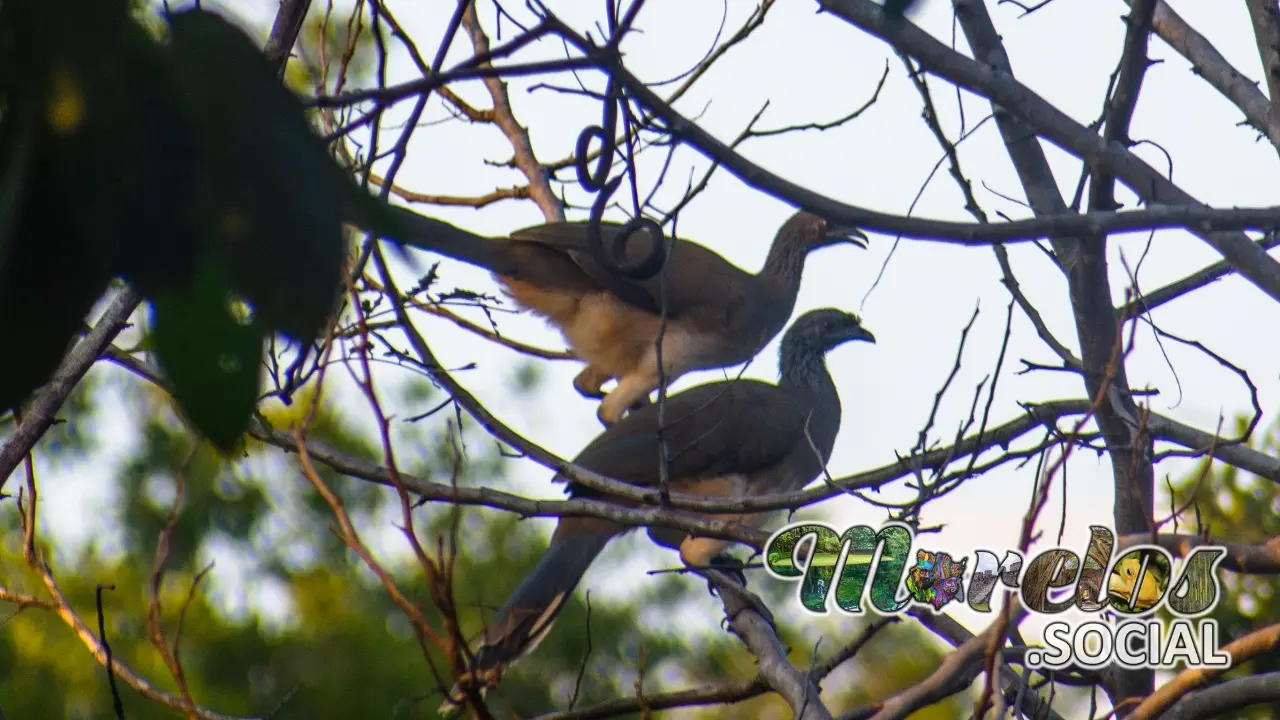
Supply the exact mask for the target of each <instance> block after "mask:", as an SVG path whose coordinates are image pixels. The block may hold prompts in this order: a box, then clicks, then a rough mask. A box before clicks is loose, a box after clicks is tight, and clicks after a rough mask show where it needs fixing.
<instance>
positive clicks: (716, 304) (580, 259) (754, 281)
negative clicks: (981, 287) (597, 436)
mask: <svg viewBox="0 0 1280 720" xmlns="http://www.w3.org/2000/svg"><path fill="white" fill-rule="evenodd" d="M404 215H405V217H404V218H403V223H404V225H405V227H406V228H407V230H406V232H408V233H410V234H413V235H416V236H418V237H417V238H416V239H417V240H418V241H419V242H415V243H414V244H415V245H417V246H420V247H428V246H430V247H434V248H438V251H439V252H441V253H443V254H446V255H450V256H452V257H454V258H457V259H459V260H463V261H464V262H469V263H472V264H476V265H480V266H482V267H485V268H487V269H489V270H492V271H493V273H494V276H495V278H496V279H497V280H498V282H500V283H501V284H502V285H503V288H504V289H505V291H506V293H507V294H508V295H509V296H510V297H511V298H512V299H514V300H515V301H516V302H517V303H519V304H520V305H521V306H523V307H525V308H527V309H529V310H531V311H532V312H533V313H534V314H536V315H538V316H540V317H542V318H544V319H545V320H547V321H548V323H549V324H551V325H553V326H555V327H556V328H557V329H559V330H560V332H561V334H562V335H563V336H564V338H565V340H566V341H567V342H568V344H569V346H570V347H571V348H572V349H573V352H574V354H576V355H577V356H578V358H579V359H581V360H583V361H585V362H586V363H587V366H586V367H585V368H583V370H582V372H580V373H579V374H578V376H577V377H576V378H574V381H573V386H574V388H575V389H577V391H578V392H579V393H580V394H582V395H583V396H584V397H589V398H603V401H602V402H601V403H600V407H599V409H598V410H597V413H596V414H597V416H598V417H599V418H600V421H601V422H602V423H604V424H605V425H606V426H607V425H611V424H613V423H615V422H617V421H618V420H619V419H620V418H621V417H622V416H623V414H624V413H625V412H627V410H628V409H630V408H635V407H639V406H642V405H644V404H645V403H646V402H647V400H648V397H649V393H651V392H653V391H654V390H657V389H658V385H659V376H660V373H659V372H658V354H657V350H656V347H655V346H656V344H657V339H658V334H659V328H660V327H661V312H662V300H663V296H664V290H663V287H662V283H663V282H664V280H663V279H661V278H660V277H659V276H658V275H657V274H656V273H655V274H654V275H653V276H651V277H648V278H647V279H643V280H637V279H634V278H631V277H628V276H626V275H623V274H621V273H618V272H613V271H611V270H609V269H606V268H605V266H604V265H602V264H601V263H600V262H598V261H597V259H596V256H595V255H593V253H592V251H591V244H590V240H589V224H588V223H586V222H564V223H550V224H546V225H537V226H534V227H530V228H525V229H523V230H518V231H516V232H514V233H512V234H511V236H510V240H506V239H498V238H483V237H480V236H477V235H472V234H471V233H468V232H466V231H464V230H460V229H458V228H455V227H453V226H451V225H449V224H447V223H444V222H441V221H439V220H433V219H431V218H424V217H422V216H419V215H416V214H414V213H410V212H408V211H404ZM410 216H412V217H410ZM624 227H625V226H624V225H619V224H616V223H601V225H600V236H601V239H602V241H603V244H604V246H605V247H607V248H610V249H611V250H612V251H613V252H615V253H617V254H618V256H620V259H621V260H622V262H621V263H620V264H622V265H623V266H624V267H626V266H627V263H631V264H632V265H635V264H638V263H639V262H641V260H639V258H644V257H648V256H649V255H648V254H649V253H651V252H652V251H653V246H652V245H648V247H645V246H646V244H648V243H652V242H653V240H654V238H652V237H651V236H649V235H648V233H645V232H638V233H635V234H634V235H633V236H632V237H631V238H630V239H624V238H622V237H620V236H621V233H622V232H623V230H624ZM664 240H665V241H666V242H668V243H669V248H670V249H669V252H668V254H667V260H666V262H667V263H669V264H668V265H667V268H666V273H665V275H666V277H665V285H666V287H665V298H666V307H667V324H666V328H665V330H664V331H663V333H662V338H663V339H662V365H663V372H662V373H661V375H662V376H663V377H664V378H665V380H666V382H667V384H668V385H669V384H670V383H672V382H674V381H675V380H676V378H678V377H680V376H681V375H683V374H685V373H687V372H690V371H693V370H710V369H714V368H721V367H729V366H731V365H737V364H739V363H745V362H747V361H748V360H750V359H751V358H753V357H755V356H756V354H757V353H759V352H760V350H762V349H763V348H764V346H765V345H767V344H768V343H769V341H770V340H772V339H773V338H774V336H775V335H777V334H778V332H779V331H780V330H782V327H783V326H784V325H786V323H787V320H788V319H790V317H791V311H792V310H793V309H794V308H795V303H796V294H797V293H798V292H799V290H800V277H801V274H802V272H803V270H804V262H805V258H806V257H807V255H808V254H809V252H811V251H813V250H816V249H818V248H822V247H827V246H829V245H834V244H837V243H850V244H853V245H856V246H858V247H862V248H865V247H866V245H865V243H864V241H865V240H866V235H864V234H863V233H862V232H861V231H859V230H857V229H855V228H833V227H829V226H828V225H827V222H826V221H825V220H823V219H822V218H820V217H818V216H816V215H813V214H811V213H807V212H799V213H796V214H795V215H793V216H792V217H791V218H790V219H789V220H787V222H786V223H785V224H784V225H783V226H782V228H781V229H779V230H778V232H777V234H776V236H775V237H774V240H773V246H772V247H771V248H770V249H769V254H768V257H767V258H766V259H765V262H764V267H763V268H762V269H761V271H760V272H759V273H758V274H755V275H752V274H750V273H748V272H745V271H743V270H741V269H739V268H738V267H736V266H734V265H732V264H731V263H729V261H727V260H725V259H724V258H723V257H721V256H720V255H718V254H716V253H715V252H713V251H711V250H708V249H707V248H705V247H703V246H701V245H698V244H697V243H694V242H690V241H688V240H680V239H676V240H671V239H670V238H664ZM513 241H514V242H513ZM615 378H616V379H617V380H618V384H617V386H616V387H615V388H614V389H613V390H612V391H610V392H609V393H608V394H607V395H606V394H605V393H604V391H603V390H602V389H601V387H602V386H603V385H604V384H605V383H606V382H608V381H609V380H610V379H615Z"/></svg>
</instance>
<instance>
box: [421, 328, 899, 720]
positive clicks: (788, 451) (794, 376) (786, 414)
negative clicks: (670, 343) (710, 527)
mask: <svg viewBox="0 0 1280 720" xmlns="http://www.w3.org/2000/svg"><path fill="white" fill-rule="evenodd" d="M851 340H865V341H868V342H872V343H874V342H875V338H874V337H873V336H872V334H871V333H870V332H868V331H867V330H865V329H864V328H863V327H862V325H861V323H860V322H859V321H858V318H857V316H855V315H852V314H848V313H844V312H841V311H839V310H833V309H829V308H828V309H822V310H813V311H810V312H808V313H805V314H804V315H802V316H801V317H800V318H799V319H798V320H796V322H795V323H794V324H793V325H792V326H791V327H790V329H788V330H787V332H786V334H785V335H783V337H782V347H781V349H780V351H779V369H780V377H779V379H778V384H777V385H771V384H769V383H765V382H761V381H759V380H749V379H737V380H726V381H720V382H714V383H708V384H705V385H699V386H697V387H693V388H690V389H688V390H684V391H682V392H679V393H676V394H674V395H672V396H671V397H669V398H667V400H666V420H667V425H666V429H665V430H664V432H663V435H664V437H665V438H666V440H667V447H668V452H669V457H670V458H671V461H670V466H669V474H668V478H669V482H670V489H671V491H672V492H673V493H685V494H690V495H701V496H707V497H713V498H725V499H727V500H731V499H734V498H743V497H760V496H765V495H774V494H778V493H787V492H793V491H795V490H799V489H801V488H803V487H804V486H805V485H808V484H809V483H810V482H812V481H813V480H814V479H816V478H817V477H818V476H819V474H820V473H821V472H822V471H823V467H824V466H825V464H826V462H827V460H828V459H829V458H830V457H831V450H832V448H833V446H834V445H835V440H836V434H837V433H838V432H839V430H840V397H839V395H838V394H837V393H836V387H835V383H833V382H832V380H831V375H830V374H829V373H828V372H827V366H826V361H825V355H826V353H827V352H828V351H830V350H832V349H833V348H835V347H837V346H839V345H841V344H843V343H846V342H849V341H851ZM658 427H659V424H658V406H657V405H648V406H646V407H643V408H640V409H638V410H635V411H633V412H631V413H629V414H628V415H627V416H626V417H624V418H623V419H622V420H621V421H619V422H618V423H616V424H614V425H612V426H610V427H609V428H608V429H606V430H605V431H604V432H603V433H601V434H600V435H598V436H597V437H596V438H595V440H593V441H591V443H590V444H589V445H587V447H586V448H585V449H584V450H583V451H582V452H581V453H579V454H578V456H577V457H576V458H574V460H573V462H574V464H575V465H577V466H579V467H582V468H585V469H587V470H591V471H593V472H596V473H599V474H601V475H604V476H606V477H610V478H614V479H616V480H620V481H622V482H627V483H631V484H633V485H640V486H647V487H654V486H657V485H658V484H659V482H660V480H659V477H660V476H659V467H658V458H659V457H660V455H659V447H658V442H659V441H658ZM555 480H556V481H557V482H567V483H568V488H567V492H568V493H569V495H571V496H573V497H593V496H594V497H599V498H601V499H604V498H603V497H602V496H600V495H599V494H598V493H593V492H592V491H590V490H588V489H587V488H584V487H582V486H581V485H579V484H576V483H572V482H570V481H569V480H568V478H566V477H565V476H564V475H563V474H560V475H557V476H556V477H555ZM618 502H622V501H618ZM695 514H699V515H701V516H702V517H711V518H719V519H725V520H729V521H734V522H741V523H744V524H747V525H750V526H752V527H761V526H763V525H764V523H765V522H766V521H767V520H768V518H769V516H770V515H771V514H772V513H770V512H763V513H734V512H726V513H723V514H717V515H712V514H700V513H695ZM630 529H633V528H630V527H626V526H622V525H618V524H615V523H613V522H610V521H608V520H605V519H602V518H595V517H563V518H561V519H560V521H559V524H557V525H556V529H555V533H554V534H553V535H552V536H551V545H550V547H549V548H548V549H547V550H546V552H545V553H544V554H543V555H542V558H541V559H540V560H539V561H538V563H537V564H536V565H534V567H533V569H532V570H530V571H529V573H528V575H527V576H526V577H525V578H524V581H523V582H521V584H520V585H519V587H517V588H516V590H515V592H514V593H513V594H512V595H511V597H510V598H509V599H508V600H507V602H506V604H505V605H503V607H502V608H501V609H500V610H499V611H498V613H497V615H496V616H495V617H494V618H493V620H492V621H491V622H490V623H489V624H488V626H487V629H486V631H485V632H484V634H483V635H482V636H481V638H480V646H479V648H477V650H476V653H475V671H474V672H473V673H472V674H471V675H470V677H474V678H479V681H478V682H477V683H476V685H475V686H474V687H476V688H477V689H478V690H483V689H485V688H487V687H490V686H492V685H495V684H496V683H497V680H498V676H499V675H500V674H501V673H502V671H503V669H504V668H505V667H506V666H508V665H510V664H511V663H512V662H514V661H515V660H516V659H517V658H519V657H520V656H522V655H524V654H525V653H527V652H529V651H530V650H532V649H533V647H534V646H535V645H537V643H538V642H539V641H540V640H541V639H542V638H543V637H544V636H545V634H546V632H547V631H548V629H550V627H551V624H552V622H553V621H554V620H555V617H556V615H557V613H558V612H559V611H560V609H561V607H562V606H563V605H564V603H565V601H566V599H567V598H568V596H569V594H570V593H572V592H573V590H574V588H576V587H577V585H578V581H579V580H581V579H582V576H583V574H584V573H585V572H586V571H587V568H588V566H589V565H590V564H591V562H592V561H593V560H594V559H595V557H596V556H597V555H598V554H599V553H600V551H601V550H603V549H604V547H605V545H606V544H607V543H608V542H609V541H610V540H611V539H613V538H614V537H617V536H618V535H621V534H622V533H624V532H627V531H628V530H630ZM648 534H649V537H650V538H651V539H652V540H653V541H654V542H656V543H657V544H659V545H661V546H663V547H667V548H671V549H674V550H678V551H679V552H680V559H681V560H682V561H683V562H684V563H685V564H686V565H687V566H689V567H692V568H707V567H711V566H717V565H723V564H725V563H724V562H723V560H724V557H723V556H722V555H721V553H722V551H723V550H724V549H725V548H726V547H727V546H728V545H729V541H726V540H719V539H713V538H697V537H693V536H690V535H688V534H686V533H685V532H684V531H680V530H672V529H669V528H660V527H651V528H649V530H648ZM743 582H744V583H745V579H743ZM468 682H469V681H468ZM463 702H465V692H464V691H463V689H462V687H461V686H460V685H455V686H454V688H453V691H452V692H451V693H450V698H449V700H447V701H446V703H445V706H444V707H443V708H442V711H443V710H445V709H447V708H449V707H454V706H456V705H459V704H462V703H463Z"/></svg>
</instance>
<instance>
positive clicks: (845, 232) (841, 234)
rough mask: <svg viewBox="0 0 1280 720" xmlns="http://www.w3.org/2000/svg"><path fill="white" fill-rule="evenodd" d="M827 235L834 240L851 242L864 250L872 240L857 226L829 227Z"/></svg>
mask: <svg viewBox="0 0 1280 720" xmlns="http://www.w3.org/2000/svg"><path fill="white" fill-rule="evenodd" d="M827 237H828V238H829V239H830V240H831V241H832V242H844V243H849V244H850V245H856V246H858V247H860V248H862V249H863V250H866V249H867V243H868V242H870V238H868V237H867V236H866V234H865V233H863V232H862V231H861V230H859V229H858V228H856V227H847V228H846V227H829V228H827Z"/></svg>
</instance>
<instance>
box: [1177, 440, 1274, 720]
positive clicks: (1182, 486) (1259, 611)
mask: <svg viewBox="0 0 1280 720" xmlns="http://www.w3.org/2000/svg"><path fill="white" fill-rule="evenodd" d="M1245 426H1246V421H1245V419H1244V418H1239V419H1237V421H1236V427H1235V431H1234V435H1235V436H1237V437H1238V436H1239V434H1240V433H1242V432H1243V431H1244V429H1245ZM1223 434H1224V435H1227V434H1228V433H1227V432H1225V430H1224V432H1223ZM1251 445H1252V446H1253V447H1254V448H1256V449H1258V450H1261V451H1262V452H1264V453H1266V454H1268V455H1271V456H1275V455H1276V454H1277V453H1280V427H1272V428H1270V429H1268V430H1265V431H1261V432H1257V431H1255V433H1254V438H1253V442H1252V443H1251ZM1173 491H1174V494H1173V497H1174V501H1173V503H1172V507H1168V508H1163V512H1160V511H1157V513H1156V514H1157V516H1159V517H1167V516H1168V515H1169V514H1170V513H1171V512H1172V511H1173V510H1175V509H1181V508H1182V507H1184V506H1185V507H1186V509H1185V510H1184V511H1183V512H1182V514H1181V515H1180V516H1179V517H1178V525H1177V526H1176V527H1175V526H1174V525H1173V524H1172V523H1170V524H1169V525H1166V526H1164V527H1163V528H1161V532H1182V533H1193V534H1198V533H1200V532H1208V533H1209V534H1210V535H1212V536H1213V537H1219V538H1229V539H1230V540H1231V542H1235V543H1245V544H1264V543H1267V542H1269V541H1271V540H1272V539H1274V538H1276V537H1278V536H1280V487H1277V485H1276V484H1275V483H1274V482H1271V481H1270V480H1266V479H1263V478H1259V477H1257V476H1256V475H1252V474H1249V473H1246V472H1241V471H1240V470H1238V469H1236V468H1234V467H1231V466H1229V465H1222V464H1212V463H1208V462H1205V463H1202V464H1201V465H1200V467H1199V468H1198V469H1197V470H1196V471H1195V472H1192V473H1189V474H1188V475H1187V476H1186V477H1183V478H1181V479H1179V480H1177V481H1176V482H1174V483H1173ZM1218 579H1219V582H1221V583H1222V599H1221V600H1220V601H1219V602H1218V606H1217V608H1215V609H1214V610H1213V611H1212V612H1211V613H1210V614H1209V615H1208V616H1207V617H1210V618H1213V619H1215V620H1217V621H1218V627H1219V629H1220V634H1221V637H1219V639H1218V642H1219V643H1220V644H1222V645H1226V644H1227V643H1229V642H1231V641H1232V640H1234V639H1236V638H1239V637H1241V636H1243V635H1247V634H1248V633H1250V632H1253V631H1254V630H1259V629H1261V628H1263V627H1266V626H1268V625H1271V624H1273V623H1275V622H1276V618H1277V617H1280V598H1278V597H1277V590H1280V586H1278V585H1277V581H1276V579H1275V577H1274V576H1269V575H1240V574H1236V573H1233V572H1228V571H1226V570H1222V571H1219V573H1218ZM1162 614H1166V615H1167V613H1166V612H1165V611H1163V610H1162ZM1276 670H1280V656H1277V655H1276V654H1275V653H1267V654H1263V655H1261V656H1259V657H1257V658H1255V659H1253V660H1251V661H1249V662H1247V663H1243V664H1242V665H1240V666H1239V667H1236V668H1232V669H1231V671H1230V672H1228V673H1227V674H1226V676H1225V677H1227V678H1233V677H1241V676H1243V675H1254V674H1258V673H1267V672H1275V671H1276ZM1277 710H1280V708H1274V707H1269V708H1268V707H1256V708H1251V709H1249V710H1248V711H1242V712H1241V713H1240V714H1237V715H1235V716H1234V717H1237V718H1241V719H1242V720H1243V719H1245V718H1248V720H1264V719H1266V720H1269V719H1270V718H1274V717H1276V712H1277Z"/></svg>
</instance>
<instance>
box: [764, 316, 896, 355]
mask: <svg viewBox="0 0 1280 720" xmlns="http://www.w3.org/2000/svg"><path fill="white" fill-rule="evenodd" d="M854 340H862V341H864V342H869V343H872V344H875V341H876V336H875V335H872V334H871V331H870V330H868V329H866V328H864V327H862V321H861V320H859V319H858V316H857V315H854V314H853V313H849V312H844V311H843V310H836V309H835V308H821V309H819V310H810V311H809V312H807V313H805V314H804V315H801V316H800V317H799V318H798V319H797V320H796V321H795V322H794V323H792V325H791V327H790V328H789V329H788V330H787V332H786V334H785V335H783V337H782V345H783V348H784V349H783V351H782V352H783V353H784V354H785V353H786V352H787V350H788V349H795V348H799V347H801V346H803V347H806V348H809V349H820V350H822V351H823V352H827V351H829V350H833V349H835V348H837V347H839V346H841V345H843V344H845V343H847V342H851V341H854Z"/></svg>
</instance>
